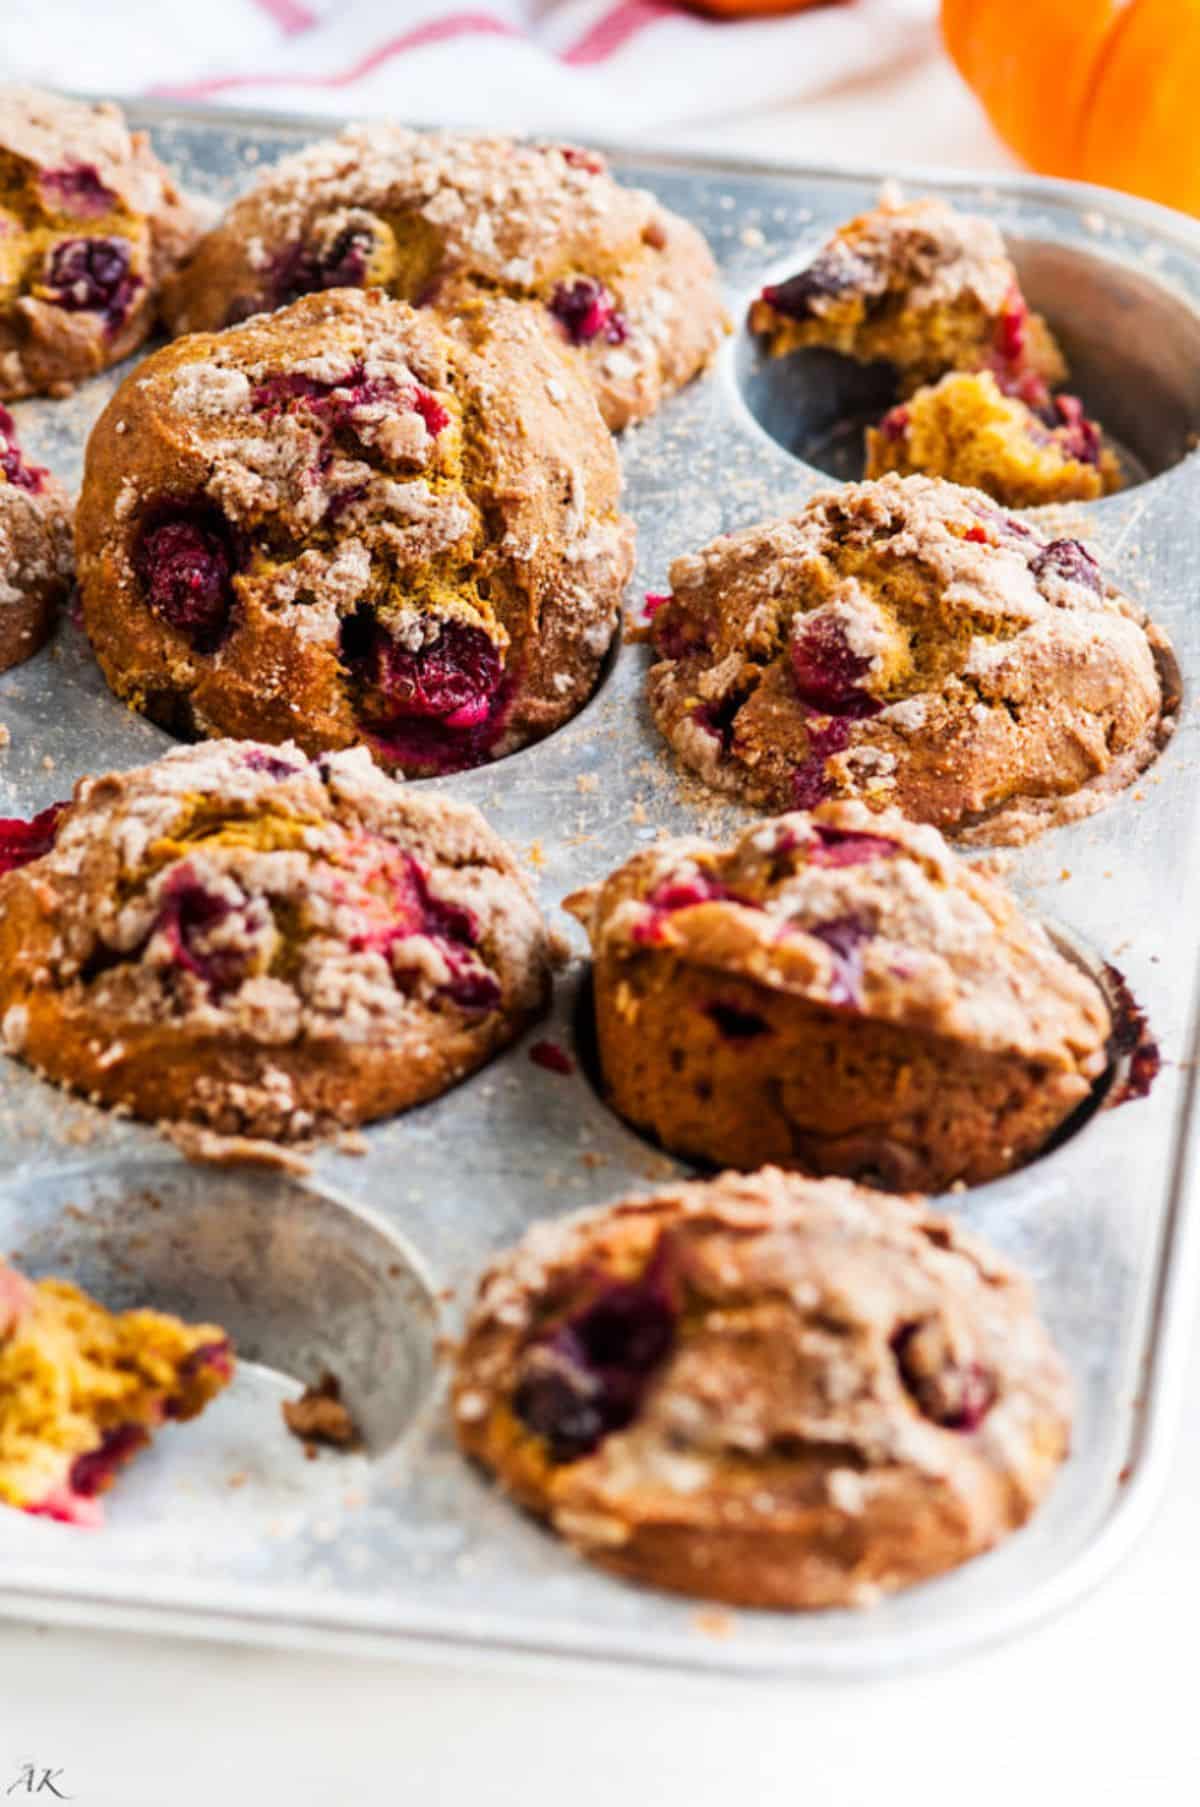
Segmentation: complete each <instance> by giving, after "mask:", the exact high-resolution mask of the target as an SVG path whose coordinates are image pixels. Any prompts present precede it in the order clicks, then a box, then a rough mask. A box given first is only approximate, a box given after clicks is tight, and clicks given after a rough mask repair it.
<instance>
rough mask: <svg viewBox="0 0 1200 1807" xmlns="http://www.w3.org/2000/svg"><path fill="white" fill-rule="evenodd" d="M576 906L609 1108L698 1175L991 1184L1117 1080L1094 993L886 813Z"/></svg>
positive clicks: (755, 831) (758, 838)
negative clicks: (796, 1174)
mask: <svg viewBox="0 0 1200 1807" xmlns="http://www.w3.org/2000/svg"><path fill="white" fill-rule="evenodd" d="M566 907H567V909H568V910H570V911H571V912H572V913H573V914H574V915H575V916H577V917H578V918H579V920H580V921H581V922H582V923H584V925H585V926H586V928H587V930H588V934H589V936H590V938H591V943H592V951H593V956H594V961H595V967H594V974H595V983H594V992H595V1016H596V1034H597V1046H598V1053H599V1060H600V1070H601V1074H602V1078H603V1084H604V1089H605V1092H606V1095H607V1097H608V1099H609V1101H610V1102H611V1104H612V1105H613V1108H614V1109H615V1110H617V1111H618V1112H619V1113H620V1114H621V1116H623V1117H625V1118H626V1119H628V1121H629V1122H630V1123H632V1124H633V1125H634V1126H635V1127H637V1128H638V1129H641V1130H644V1131H646V1132H648V1133H649V1134H650V1135H652V1136H654V1137H655V1138H656V1139H657V1140H658V1141H659V1142H661V1143H662V1145H663V1146H664V1147H665V1148H667V1149H669V1150H671V1152H672V1153H674V1154H678V1155H682V1156H684V1157H685V1158H687V1159H689V1160H701V1161H706V1162H711V1163H712V1164H713V1165H715V1166H722V1167H723V1166H728V1167H740V1168H753V1167H757V1166H759V1165H760V1164H761V1163H762V1162H764V1161H773V1162H777V1163H779V1164H780V1165H783V1166H795V1167H797V1168H799V1169H801V1170H804V1171H807V1172H811V1173H818V1174H820V1173H837V1174H845V1175H847V1176H848V1177H850V1178H852V1179H858V1180H862V1181H866V1182H869V1183H871V1184H874V1185H879V1186H884V1187H887V1188H890V1189H898V1190H904V1189H909V1188H918V1189H920V1190H922V1191H940V1190H942V1189H944V1188H946V1187H948V1186H951V1185H954V1184H956V1183H959V1182H963V1183H966V1184H968V1185H977V1184H980V1183H981V1182H983V1181H985V1180H990V1179H995V1178H996V1177H997V1176H998V1175H999V1174H1002V1173H1007V1172H1008V1171H1009V1170H1010V1169H1012V1168H1014V1167H1018V1166H1020V1165H1021V1163H1022V1162H1024V1161H1027V1160H1029V1159H1030V1158H1031V1157H1032V1156H1033V1155H1035V1154H1036V1153H1037V1152H1038V1151H1039V1150H1040V1149H1041V1148H1042V1147H1043V1146H1044V1144H1045V1142H1046V1141H1047V1139H1048V1138H1049V1137H1050V1136H1051V1135H1052V1134H1053V1132H1054V1131H1055V1130H1056V1129H1058V1128H1059V1127H1060V1126H1061V1125H1062V1124H1063V1123H1064V1122H1065V1121H1066V1119H1067V1118H1068V1117H1069V1116H1070V1115H1071V1113H1072V1112H1073V1111H1074V1110H1076V1109H1077V1107H1078V1106H1079V1105H1081V1104H1082V1103H1083V1102H1084V1101H1085V1100H1086V1099H1087V1098H1088V1097H1089V1096H1090V1094H1091V1092H1092V1088H1093V1086H1094V1085H1095V1083H1096V1082H1097V1081H1098V1080H1099V1079H1100V1078H1101V1077H1102V1076H1103V1074H1104V1072H1105V1071H1106V1068H1107V1065H1108V1056H1109V1038H1110V1035H1111V1032H1112V1023H1111V1020H1110V1016H1109V1011H1108V1007H1107V1004H1106V1003H1105V1000H1104V997H1103V996H1102V994H1101V992H1100V990H1099V988H1098V987H1097V986H1096V984H1095V983H1094V981H1093V980H1092V979H1091V978H1090V977H1089V976H1088V975H1087V974H1086V973H1085V972H1084V971H1082V970H1081V968H1079V967H1078V966H1076V965H1075V964H1074V962H1072V961H1070V960H1068V959H1066V958H1065V957H1064V956H1063V955H1062V954H1060V953H1059V952H1058V950H1057V949H1056V948H1055V946H1054V945H1053V943H1052V942H1051V941H1050V939H1049V937H1048V936H1047V934H1046V933H1045V931H1044V930H1043V929H1042V928H1041V926H1040V925H1039V924H1037V923H1035V922H1032V921H1030V920H1029V918H1028V917H1026V916H1025V915H1024V914H1023V913H1022V911H1021V910H1020V909H1019V908H1018V906H1017V904H1016V902H1015V901H1014V900H1013V898H1012V897H1010V896H1009V894H1008V893H1007V891H1005V890H1004V889H1003V888H1002V887H1001V886H1000V885H998V884H997V883H996V882H995V881H994V880H992V879H990V878H987V877H985V876H984V874H983V873H982V872H978V871H973V870H972V869H971V867H970V866H967V865H965V864H963V863H962V862H961V861H959V860H957V859H956V858H955V857H954V855H953V854H952V853H951V851H950V849H949V848H948V847H947V845H946V843H945V842H944V841H943V840H942V838H941V836H940V835H939V834H938V833H937V832H936V830H934V829H932V828H924V827H918V826H915V825H914V824H913V823H911V822H908V821H906V819H905V818H904V817H903V816H902V815H900V814H899V812H898V811H895V810H888V811H884V812H882V813H879V814H876V813H874V812H873V811H871V810H869V809H866V808H865V807H864V806H863V805H862V804H860V803H836V804H826V805H823V806H822V807H821V808H820V809H818V810H816V811H814V812H813V813H811V814H806V813H802V812H799V811H797V812H795V813H794V814H791V815H786V816H780V817H778V818H777V819H776V820H775V821H773V822H768V823H764V824H762V825H761V826H759V827H755V828H749V829H746V830H744V831H743V833H742V834H741V835H740V836H739V837H738V838H737V839H736V840H735V841H734V842H733V843H732V844H731V845H729V846H726V847H718V846H714V845H713V844H712V843H710V842H705V841H701V840H680V841H667V842H664V843H662V844H660V845H659V846H656V847H654V848H653V849H648V850H646V851H644V852H640V853H637V854H635V855H634V856H633V858H632V859H630V860H628V861H627V862H626V863H625V865H623V866H621V867H619V868H618V870H617V871H616V872H614V873H613V874H612V875H611V877H610V878H608V879H607V880H606V881H605V883H604V884H602V885H599V886H593V887H591V888H590V889H588V890H586V891H581V892H578V893H576V894H575V895H574V896H572V897H570V898H568V899H567V903H566Z"/></svg>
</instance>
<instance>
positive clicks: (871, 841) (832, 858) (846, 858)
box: [804, 822, 899, 866]
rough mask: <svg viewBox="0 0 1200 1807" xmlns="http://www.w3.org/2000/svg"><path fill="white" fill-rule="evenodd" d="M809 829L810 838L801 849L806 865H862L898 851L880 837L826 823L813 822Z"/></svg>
mask: <svg viewBox="0 0 1200 1807" xmlns="http://www.w3.org/2000/svg"><path fill="white" fill-rule="evenodd" d="M812 828H813V838H812V840H811V841H809V842H808V844H807V845H806V847H805V849H804V851H805V855H806V856H807V860H808V864H809V865H810V866H865V865H867V864H868V862H869V861H871V860H888V859H891V858H892V857H893V856H894V855H895V854H896V853H897V852H898V851H899V849H898V847H897V845H896V842H895V841H889V840H887V839H886V838H885V837H884V836H883V835H878V834H860V833H859V832H858V831H857V830H856V829H852V828H833V827H831V826H830V825H829V823H827V822H814V823H813V825H812Z"/></svg>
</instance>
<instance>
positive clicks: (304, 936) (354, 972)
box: [0, 741, 556, 1139]
mask: <svg viewBox="0 0 1200 1807" xmlns="http://www.w3.org/2000/svg"><path fill="white" fill-rule="evenodd" d="M15 830H16V831H15V832H14V825H11V824H4V825H3V827H2V831H0V846H2V847H3V850H4V853H5V863H6V864H7V865H8V867H9V868H10V869H9V870H8V871H7V872H6V873H5V875H4V876H3V878H0V1038H2V1041H3V1045H4V1047H5V1049H6V1050H7V1051H8V1052H9V1053H11V1054H16V1055H18V1056H20V1058H21V1059H23V1060H25V1061H26V1062H28V1064H29V1065H30V1066H32V1067H34V1068H35V1069H36V1070H37V1071H38V1072H40V1073H42V1074H43V1075H44V1076H45V1077H46V1078H49V1079H53V1080H57V1081H58V1082H59V1083H60V1084H62V1085H66V1086H68V1087H70V1088H72V1089H77V1090H79V1091H81V1092H83V1093H85V1094H86V1095H87V1096H88V1097H89V1098H91V1099H92V1100H93V1101H95V1102H97V1103H102V1104H107V1105H118V1106H123V1107H124V1108H125V1109H127V1110H129V1111H132V1112H133V1114H134V1115H135V1116H138V1117H143V1118H147V1119H150V1120H152V1121H153V1120H159V1119H163V1120H167V1121H175V1122H190V1123H197V1124H201V1125H203V1126H206V1127H208V1128H210V1129H213V1130H216V1131H218V1132H221V1133H225V1134H234V1135H236V1134H243V1133H244V1134H247V1135H256V1136H268V1137H275V1138H280V1139H286V1138H294V1137H302V1136H306V1135H308V1134H310V1133H313V1132H321V1131H324V1130H328V1129H331V1128H335V1127H338V1126H343V1125H350V1124H355V1123H361V1122H365V1121H367V1120H368V1119H371V1118H375V1117H381V1116H384V1115H387V1114H389V1113H390V1112H393V1111H399V1110H404V1109H406V1108H407V1107H408V1106H409V1105H413V1104H419V1103H421V1102H423V1101H424V1100H426V1099H429V1098H434V1097H436V1096H437V1095H438V1094H439V1093H440V1092H443V1091H445V1090H446V1089H447V1087H449V1086H451V1085H453V1084H455V1083H456V1081H458V1080H460V1079H462V1078H463V1077H464V1076H465V1075H466V1074H467V1073H470V1072H473V1071H474V1070H475V1068H477V1067H479V1066H481V1065H482V1064H483V1063H484V1062H485V1061H486V1060H488V1059H489V1058H490V1057H491V1056H492V1055H493V1054H494V1053H496V1052H497V1050H498V1049H500V1048H502V1047H504V1046H506V1045H507V1043H508V1042H510V1041H512V1040H513V1039H514V1037H515V1036H516V1035H518V1034H519V1033H520V1032H521V1031H522V1030H523V1029H524V1028H525V1027H526V1026H527V1025H528V1024H529V1023H530V1022H532V1021H533V1019H534V1018H535V1017H536V1016H537V1015H538V1014H539V1012H540V1011H541V1010H542V1008H543V1007H544V1005H545V1002H546V999H547V995H548V990H549V975H550V965H551V959H552V956H553V954H554V952H555V951H556V950H555V947H554V944H552V942H551V939H550V936H549V934H548V932H547V930H546V927H545V924H544V923H543V921H542V917H541V914H540V912H539V910H538V907H537V905H536V903H535V902H534V899H533V895H532V892H531V890H530V887H529V884H528V882H527V880H526V879H525V877H524V875H523V874H522V873H521V871H520V870H519V869H518V866H517V863H516V861H515V859H514V858H513V856H512V854H511V853H510V852H509V851H508V849H507V848H506V847H505V846H504V844H503V843H502V842H501V841H500V840H498V839H497V837H496V836H495V835H494V834H493V833H492V831H491V829H490V828H489V827H488V825H487V823H486V822H485V821H484V819H483V817H482V816H481V815H480V814H479V812H478V811H477V810H476V809H474V808H472V807H471V806H470V805H469V804H462V803H455V802H453V801H452V800H451V799H450V798H448V797H441V796H430V795H428V794H427V793H415V794H414V793H411V792H409V791H406V790H405V788H404V787H403V786H402V785H399V784H397V783H396V782H395V781H394V780H392V779H390V778H387V777H385V775H384V774H383V773H382V772H381V771H380V770H379V769H378V767H376V766H375V765H373V764H372V762H371V760H370V758H369V757H368V755H367V754H366V752H365V751H364V750H363V749H361V748H356V749H352V750H351V751H349V752H345V753H334V754H328V755H325V756H323V757H322V758H320V759H318V760H316V761H309V760H307V759H306V758H305V757H304V755H303V754H302V753H301V752H300V751H299V749H298V748H296V747H294V746H284V747H278V748H276V747H265V746H260V745H256V744H253V743H247V742H238V741H221V742H219V743H216V744H213V745H202V746H198V747H181V748H177V749H176V750H174V751H173V752H171V753H168V754H167V755H166V757H165V758H163V759H160V760H158V761H156V763H155V764H153V765H148V766H142V767H140V768H139V769H137V770H135V771H131V772H121V773H112V774H109V775H108V776H106V777H102V778H83V779H81V780H80V782H79V783H78V784H77V785H76V787H75V796H74V801H73V802H72V803H71V804H70V805H68V806H67V808H66V809H65V810H63V811H62V812H61V813H59V814H58V816H57V818H56V819H55V818H54V817H53V816H52V815H51V814H50V812H46V813H45V814H44V815H43V816H42V817H40V818H38V821H37V822H36V823H35V824H33V825H30V827H29V828H28V830H27V831H26V833H25V835H24V836H22V835H21V833H20V832H19V825H15ZM22 843H24V844H22ZM22 861H23V862H24V863H20V862H22Z"/></svg>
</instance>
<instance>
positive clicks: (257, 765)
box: [242, 747, 308, 779]
mask: <svg viewBox="0 0 1200 1807" xmlns="http://www.w3.org/2000/svg"><path fill="white" fill-rule="evenodd" d="M242 764H243V765H244V766H245V768H246V770H247V771H248V772H261V773H262V774H263V776H264V777H266V778H278V779H283V778H294V777H295V776H296V773H297V772H302V771H303V770H304V768H305V766H306V765H307V764H308V761H307V760H302V761H301V763H300V764H299V765H297V764H296V762H295V761H294V760H291V759H282V758H280V757H279V756H278V755H277V754H275V753H265V752H264V751H263V749H262V748H261V747H251V749H250V751H249V752H248V753H244V754H243V755H242Z"/></svg>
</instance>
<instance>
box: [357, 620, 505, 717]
mask: <svg viewBox="0 0 1200 1807" xmlns="http://www.w3.org/2000/svg"><path fill="white" fill-rule="evenodd" d="M342 658H343V659H344V660H345V662H346V664H347V665H348V666H349V667H350V668H351V670H352V671H353V672H354V673H355V674H356V676H357V677H358V679H359V682H360V683H361V684H363V685H364V687H365V688H366V689H367V691H368V692H369V698H368V702H369V708H370V711H371V715H372V717H373V718H374V720H375V722H376V723H377V724H378V725H379V726H380V727H381V728H383V729H384V730H386V729H387V728H389V727H390V726H391V724H392V723H394V722H395V721H397V720H401V721H406V720H410V719H412V718H414V717H415V718H417V719H418V720H424V719H429V718H433V719H436V720H438V721H440V722H441V723H442V724H443V725H444V726H445V727H447V728H452V729H454V728H477V727H479V725H480V724H481V723H482V722H485V721H486V720H487V719H488V716H489V714H490V713H491V708H492V701H493V698H494V697H495V695H496V692H497V690H498V689H499V687H500V681H501V679H502V677H503V675H504V665H503V660H502V656H501V653H500V649H499V647H498V646H497V645H496V643H495V641H494V640H493V639H492V638H491V636H490V635H489V634H486V633H485V632H484V631H483V629H482V628H478V627H474V626H472V624H471V623H470V622H467V621H460V620H458V619H457V618H454V617H451V618H449V619H447V620H444V621H442V622H441V623H440V624H439V626H438V629H437V632H436V634H435V635H434V638H433V639H432V640H430V641H428V642H427V643H426V644H425V645H424V646H422V647H419V648H416V649H411V648H409V647H405V646H401V645H399V644H398V642H397V641H396V640H394V639H393V638H392V636H391V634H389V632H388V630H387V628H386V626H385V625H384V623H382V622H381V621H380V620H379V618H378V616H377V615H376V612H375V610H374V609H373V608H372V607H371V606H370V604H364V605H363V606H362V607H361V608H359V609H357V610H356V611H355V613H354V614H353V615H349V616H347V617H346V619H345V621H344V622H343V623H342Z"/></svg>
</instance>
